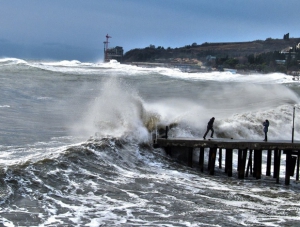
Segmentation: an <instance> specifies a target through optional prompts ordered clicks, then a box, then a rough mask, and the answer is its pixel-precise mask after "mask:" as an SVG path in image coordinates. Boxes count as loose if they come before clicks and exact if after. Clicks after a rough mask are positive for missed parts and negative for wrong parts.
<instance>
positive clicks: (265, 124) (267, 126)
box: [263, 120, 269, 141]
mask: <svg viewBox="0 0 300 227" xmlns="http://www.w3.org/2000/svg"><path fill="white" fill-rule="evenodd" d="M263 126H264V132H265V139H264V141H268V135H267V133H268V128H269V121H268V120H266V121H265V122H264V123H263Z"/></svg>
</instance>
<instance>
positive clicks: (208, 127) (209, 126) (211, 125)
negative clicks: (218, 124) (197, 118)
mask: <svg viewBox="0 0 300 227" xmlns="http://www.w3.org/2000/svg"><path fill="white" fill-rule="evenodd" d="M214 121H215V118H214V117H212V118H211V119H210V120H209V122H208V123H207V130H206V132H205V134H204V136H203V139H205V137H206V135H207V133H208V132H209V130H211V135H210V137H211V138H214V137H213V136H214V129H213V125H214Z"/></svg>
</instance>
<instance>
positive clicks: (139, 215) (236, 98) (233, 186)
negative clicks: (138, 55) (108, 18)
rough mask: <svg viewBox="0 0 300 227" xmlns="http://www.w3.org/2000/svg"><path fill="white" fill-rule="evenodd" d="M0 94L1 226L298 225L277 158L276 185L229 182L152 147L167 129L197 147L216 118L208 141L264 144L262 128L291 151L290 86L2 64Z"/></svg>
mask: <svg viewBox="0 0 300 227" xmlns="http://www.w3.org/2000/svg"><path fill="white" fill-rule="evenodd" d="M0 84H1V90H0V127H1V130H0V151H1V152H0V204H1V208H0V226H9V227H10V226H90V227H95V226H166V227H169V226H187V227H195V226H230V227H231V226H300V194H299V192H300V186H299V184H298V182H296V181H295V179H294V178H292V179H291V185H290V186H285V185H284V182H283V181H284V175H285V168H284V164H285V163H284V160H285V158H284V157H283V156H282V166H281V173H280V174H281V179H280V181H281V183H280V184H276V183H275V180H274V179H273V178H272V177H266V176H263V177H262V179H261V180H255V179H254V178H252V177H249V178H246V179H245V180H239V179H237V177H236V172H235V171H234V173H233V177H232V178H228V177H227V176H226V175H225V174H224V172H223V171H224V170H222V169H221V170H220V169H218V168H216V173H215V176H210V175H209V174H208V173H207V172H204V173H201V172H200V171H199V169H197V168H196V167H195V168H189V167H187V166H185V165H182V164H179V163H176V162H174V161H173V160H172V159H171V158H170V157H169V156H167V155H166V154H165V152H164V151H163V150H162V149H154V148H153V147H152V139H151V138H152V134H153V133H154V132H156V131H157V130H158V129H159V128H160V127H164V126H165V125H169V124H174V125H176V127H174V128H172V129H171V130H170V132H169V136H170V137H179V136H180V137H202V136H203V134H204V132H205V129H206V124H207V122H208V120H209V119H210V118H211V117H212V116H214V117H215V118H216V120H215V127H214V128H215V132H216V135H215V136H216V138H231V137H233V138H236V139H259V140H260V139H261V140H262V139H263V138H264V135H263V130H262V128H263V127H262V122H263V121H264V120H265V119H268V120H269V121H270V128H269V134H268V136H269V139H270V140H273V139H284V140H290V139H291V132H292V115H293V107H294V106H295V107H296V117H295V140H299V137H300V127H299V123H300V111H299V110H300V109H299V100H300V99H299V94H300V83H299V82H297V81H293V80H292V77H291V76H288V75H284V74H279V73H274V74H268V75H261V74H255V75H239V74H231V73H230V72H212V73H184V72H180V71H179V70H177V69H166V68H140V67H136V66H129V65H122V64H118V63H116V62H111V63H105V64H104V63H81V62H78V61H61V62H49V61H48V62H47V61H25V60H21V59H9V58H5V59H4V58H3V59H0ZM236 152H237V151H234V165H233V168H234V170H236V165H237V163H236ZM197 155H198V154H197V152H194V161H195V162H196V161H197V160H198V156H197ZM263 159H264V160H265V159H266V156H265V153H264V155H263ZM206 160H207V158H206ZM223 162H224V160H223ZM263 163H264V164H265V161H263ZM195 166H196V165H195ZM263 173H265V166H263Z"/></svg>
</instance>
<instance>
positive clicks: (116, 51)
mask: <svg viewBox="0 0 300 227" xmlns="http://www.w3.org/2000/svg"><path fill="white" fill-rule="evenodd" d="M123 53H124V51H123V47H120V46H116V47H114V48H108V49H107V50H105V62H109V61H110V60H117V61H118V62H122V60H123Z"/></svg>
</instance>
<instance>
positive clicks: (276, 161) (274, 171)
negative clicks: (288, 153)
mask: <svg viewBox="0 0 300 227" xmlns="http://www.w3.org/2000/svg"><path fill="white" fill-rule="evenodd" d="M278 153H279V152H278V149H275V150H274V166H273V178H277V170H278Z"/></svg>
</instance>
